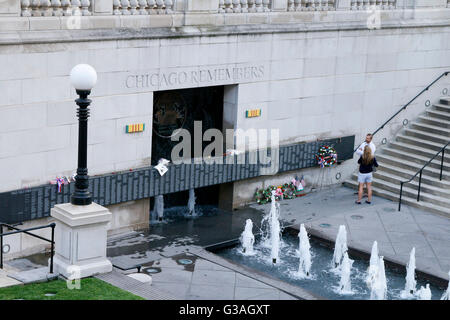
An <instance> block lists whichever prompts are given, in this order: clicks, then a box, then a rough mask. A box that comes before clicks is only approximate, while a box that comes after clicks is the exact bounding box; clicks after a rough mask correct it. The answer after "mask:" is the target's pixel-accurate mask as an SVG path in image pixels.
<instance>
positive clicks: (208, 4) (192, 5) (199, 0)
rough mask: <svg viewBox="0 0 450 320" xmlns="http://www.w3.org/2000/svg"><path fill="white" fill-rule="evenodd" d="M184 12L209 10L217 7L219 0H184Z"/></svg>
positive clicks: (215, 10) (213, 11) (211, 10)
mask: <svg viewBox="0 0 450 320" xmlns="http://www.w3.org/2000/svg"><path fill="white" fill-rule="evenodd" d="M184 1H185V6H186V7H185V8H186V12H205V13H206V12H211V13H216V12H217V11H218V9H219V0H184Z"/></svg>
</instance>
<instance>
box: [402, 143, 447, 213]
mask: <svg viewBox="0 0 450 320" xmlns="http://www.w3.org/2000/svg"><path fill="white" fill-rule="evenodd" d="M449 144H450V141H449V142H447V143H446V144H445V146H443V147H442V148H441V149H440V150H439V151H438V152H437V153H436V154H435V155H434V156H433V157H432V158H431V159H430V160H428V162H427V163H425V164H424V165H423V167H422V168H421V169H419V171H417V172H416V173H415V174H414V175H413V176H412V177H411V178H410V179H409V180H405V181H400V196H399V199H398V211H400V209H401V207H402V194H403V185H404V184H405V183H409V182H411V181H412V180H413V179H414V178H415V177H417V175H419V188H418V190H417V202H419V201H420V186H421V184H422V171H423V169H425V168H426V167H427V166H428V165H429V164H430V163H431V161H433V160H434V159H436V157H437V156H438V155H439V154H440V153H441V152H442V157H441V170H440V173H439V181H442V168H443V167H444V156H445V148H447V146H448V145H449Z"/></svg>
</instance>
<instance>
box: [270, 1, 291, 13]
mask: <svg viewBox="0 0 450 320" xmlns="http://www.w3.org/2000/svg"><path fill="white" fill-rule="evenodd" d="M287 7H288V1H286V0H272V11H287Z"/></svg>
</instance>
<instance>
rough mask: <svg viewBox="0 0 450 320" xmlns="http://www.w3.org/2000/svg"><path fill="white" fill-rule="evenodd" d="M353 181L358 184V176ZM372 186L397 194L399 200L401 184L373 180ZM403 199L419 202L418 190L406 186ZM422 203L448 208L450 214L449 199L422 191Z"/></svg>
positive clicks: (408, 185) (404, 186)
mask: <svg viewBox="0 0 450 320" xmlns="http://www.w3.org/2000/svg"><path fill="white" fill-rule="evenodd" d="M352 180H353V181H355V183H357V178H356V176H353V177H352ZM372 186H373V187H374V188H378V189H383V190H386V191H390V192H392V193H394V194H397V200H398V198H399V195H400V183H392V182H389V181H385V180H380V179H377V180H373V182H372ZM403 197H408V198H411V199H414V200H415V201H417V189H414V188H413V187H412V186H411V185H410V184H404V185H403V193H402V199H403ZM421 201H423V202H429V203H433V204H436V205H438V206H440V207H444V208H447V211H448V212H450V199H448V198H445V197H442V196H437V195H434V194H430V193H426V192H422V191H421V192H420V202H421Z"/></svg>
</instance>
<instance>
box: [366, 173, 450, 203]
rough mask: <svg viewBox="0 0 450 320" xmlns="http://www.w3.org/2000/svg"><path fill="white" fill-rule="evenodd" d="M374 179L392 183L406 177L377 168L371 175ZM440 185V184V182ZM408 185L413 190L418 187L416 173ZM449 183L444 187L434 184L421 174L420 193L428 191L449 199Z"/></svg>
mask: <svg viewBox="0 0 450 320" xmlns="http://www.w3.org/2000/svg"><path fill="white" fill-rule="evenodd" d="M373 177H374V179H380V180H384V181H387V182H390V183H394V184H400V181H405V180H407V179H405V178H403V177H400V176H398V175H396V174H393V173H391V172H388V171H385V170H378V171H377V172H375V173H374V175H373ZM441 185H442V184H441ZM408 186H410V187H411V188H412V189H414V190H416V191H417V190H418V189H419V176H418V175H417V176H416V177H415V178H414V180H412V181H411V182H409V183H408ZM449 186H450V183H448V182H447V183H446V185H445V187H441V186H438V185H434V182H433V181H430V180H427V179H424V177H423V176H422V181H421V184H420V192H421V194H422V193H430V194H433V195H436V196H439V197H444V198H446V199H450V188H449Z"/></svg>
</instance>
